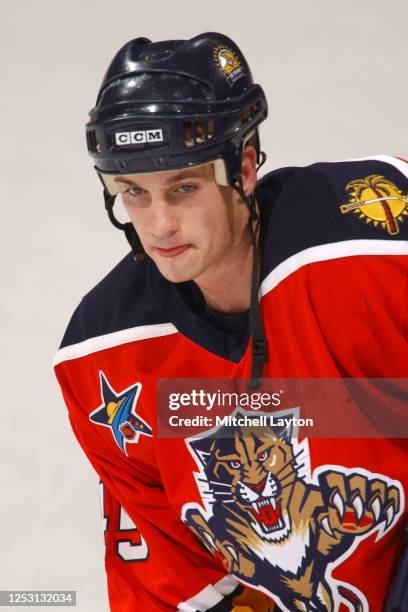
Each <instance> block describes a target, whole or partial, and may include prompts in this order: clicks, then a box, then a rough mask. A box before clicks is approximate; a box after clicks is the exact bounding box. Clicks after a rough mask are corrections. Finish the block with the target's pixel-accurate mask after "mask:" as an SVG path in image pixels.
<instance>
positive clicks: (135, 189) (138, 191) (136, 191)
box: [126, 187, 144, 196]
mask: <svg viewBox="0 0 408 612" xmlns="http://www.w3.org/2000/svg"><path fill="white" fill-rule="evenodd" d="M126 193H130V195H133V196H139V195H142V193H144V189H142V188H141V187H131V188H130V189H127V190H126Z"/></svg>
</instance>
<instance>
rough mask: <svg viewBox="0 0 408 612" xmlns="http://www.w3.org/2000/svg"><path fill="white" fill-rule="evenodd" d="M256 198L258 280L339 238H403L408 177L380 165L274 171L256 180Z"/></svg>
mask: <svg viewBox="0 0 408 612" xmlns="http://www.w3.org/2000/svg"><path fill="white" fill-rule="evenodd" d="M401 163H404V162H401ZM407 169H408V164H407ZM256 195H257V199H258V201H259V203H260V206H261V215H262V244H263V249H262V251H263V265H262V279H263V278H265V277H266V276H267V275H268V273H269V272H270V271H271V270H272V269H273V268H275V267H276V266H277V265H278V264H280V263H281V262H282V261H284V260H285V259H287V258H288V257H291V256H292V255H294V254H296V253H299V252H300V251H303V250H304V249H307V248H310V247H314V246H318V245H322V244H328V243H335V242H340V241H344V240H361V239H369V240H370V239H372V240H392V241H395V240H408V201H406V199H407V196H408V179H407V177H406V176H405V175H404V174H402V172H400V171H399V170H398V169H397V168H395V167H394V166H392V165H391V164H388V163H385V162H383V161H379V160H359V161H344V162H331V163H330V162H326V163H316V164H313V165H311V166H307V167H305V168H286V169H283V170H278V171H274V172H271V173H270V174H267V175H266V176H265V177H264V178H263V179H262V180H261V181H260V183H259V184H258V187H257V192H256ZM367 200H369V201H370V202H371V204H370V203H369V204H367V203H366V202H367ZM372 200H377V202H372ZM359 205H360V206H359Z"/></svg>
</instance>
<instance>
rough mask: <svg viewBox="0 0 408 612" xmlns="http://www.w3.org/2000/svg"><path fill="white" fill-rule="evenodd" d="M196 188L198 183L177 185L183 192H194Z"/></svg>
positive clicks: (178, 189)
mask: <svg viewBox="0 0 408 612" xmlns="http://www.w3.org/2000/svg"><path fill="white" fill-rule="evenodd" d="M196 189H197V186H196V185H190V184H187V183H186V184H185V185H179V186H178V187H177V191H180V192H181V193H193V191H195V190H196Z"/></svg>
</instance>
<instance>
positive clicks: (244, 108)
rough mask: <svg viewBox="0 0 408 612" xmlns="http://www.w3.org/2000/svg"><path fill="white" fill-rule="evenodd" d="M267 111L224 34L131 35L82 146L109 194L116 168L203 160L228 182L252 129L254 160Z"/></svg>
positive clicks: (143, 169) (159, 167) (140, 169)
mask: <svg viewBox="0 0 408 612" xmlns="http://www.w3.org/2000/svg"><path fill="white" fill-rule="evenodd" d="M266 116H267V103H266V99H265V95H264V92H263V90H262V89H261V87H260V86H259V85H256V84H254V83H253V80H252V75H251V72H250V69H249V66H248V64H247V62H246V60H245V58H244V56H243V54H242V53H241V51H240V50H239V48H238V47H237V46H236V45H235V43H234V42H233V41H232V40H230V39H229V38H228V37H227V36H224V35H223V34H218V33H205V34H200V35H199V36H196V37H195V38H192V39H191V40H170V41H163V42H157V43H153V42H151V41H150V40H148V39H147V38H136V39H135V40H131V41H129V42H128V43H126V44H125V45H124V46H123V47H122V48H121V49H120V50H119V52H118V53H117V54H116V56H115V57H114V59H113V61H112V62H111V64H110V66H109V68H108V70H107V72H106V74H105V77H104V79H103V82H102V85H101V88H100V90H99V94H98V97H97V101H96V104H95V107H94V108H93V109H92V110H91V111H90V120H89V123H88V124H87V126H86V135H87V145H88V151H89V153H90V154H91V156H92V157H93V159H94V162H95V169H96V170H97V172H98V174H99V175H100V177H101V179H102V181H103V183H104V186H105V188H106V190H107V191H108V192H109V194H111V195H112V196H113V195H115V194H117V193H118V191H119V189H118V186H117V183H115V182H114V181H113V177H114V176H117V175H127V174H136V173H148V172H157V171H168V170H173V169H178V168H185V167H189V166H195V165H198V164H205V163H209V162H214V168H215V178H216V180H217V182H218V183H220V184H221V185H230V186H233V185H234V184H236V182H237V181H238V180H239V176H240V171H241V159H242V151H243V148H244V145H245V143H246V141H247V140H248V138H250V137H251V136H252V135H253V136H254V138H255V142H256V144H257V150H258V161H259V139H258V132H257V126H258V125H259V123H261V121H263V119H265V117H266Z"/></svg>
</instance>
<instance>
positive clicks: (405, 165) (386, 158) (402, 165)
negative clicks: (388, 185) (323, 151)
mask: <svg viewBox="0 0 408 612" xmlns="http://www.w3.org/2000/svg"><path fill="white" fill-rule="evenodd" d="M370 159H372V160H374V161H380V162H384V163H385V164H390V166H394V168H397V170H399V171H400V172H401V173H402V174H404V175H405V176H406V177H407V178H408V162H406V161H404V160H402V159H398V157H392V156H391V155H369V156H368V157H355V158H353V159H337V160H336V161H332V162H329V163H331V164H337V163H338V162H353V161H357V162H358V161H366V160H367V161H369V160H370Z"/></svg>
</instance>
